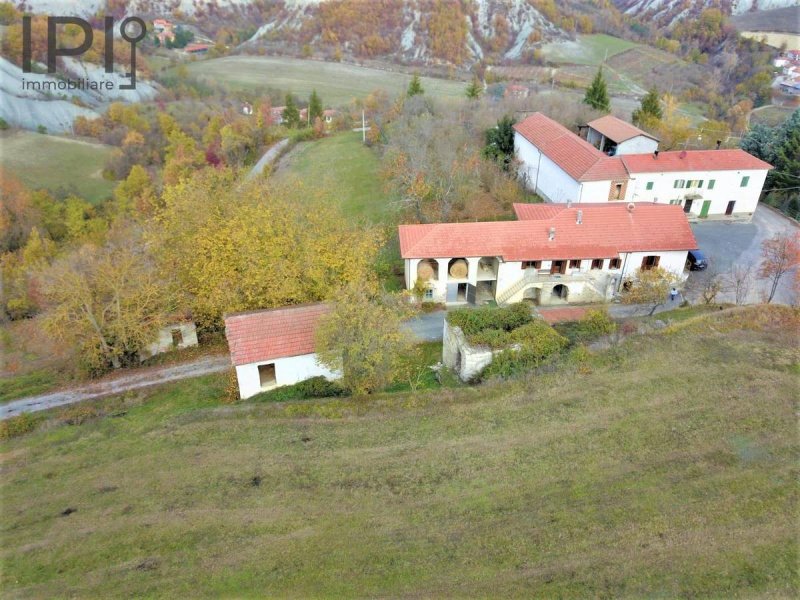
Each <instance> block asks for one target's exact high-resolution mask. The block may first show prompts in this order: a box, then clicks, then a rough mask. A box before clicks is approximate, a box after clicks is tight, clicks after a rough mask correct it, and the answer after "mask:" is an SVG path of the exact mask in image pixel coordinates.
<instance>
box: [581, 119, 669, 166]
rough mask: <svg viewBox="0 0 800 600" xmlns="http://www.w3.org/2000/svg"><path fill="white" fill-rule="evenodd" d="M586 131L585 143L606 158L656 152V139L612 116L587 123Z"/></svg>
mask: <svg viewBox="0 0 800 600" xmlns="http://www.w3.org/2000/svg"><path fill="white" fill-rule="evenodd" d="M586 129H587V132H586V141H587V142H589V143H590V144H591V145H592V146H594V147H595V148H597V149H598V150H600V151H601V152H602V153H603V154H607V155H608V156H619V155H620V154H641V153H647V154H649V153H650V152H655V151H656V150H658V139H656V138H654V137H653V136H652V135H650V134H649V133H647V132H645V131H642V130H641V129H639V128H638V127H634V126H633V125H631V124H630V123H626V122H625V121H623V120H622V119H618V118H617V117H615V116H613V115H606V116H604V117H600V118H599V119H595V120H594V121H589V123H588V124H587V125H586Z"/></svg>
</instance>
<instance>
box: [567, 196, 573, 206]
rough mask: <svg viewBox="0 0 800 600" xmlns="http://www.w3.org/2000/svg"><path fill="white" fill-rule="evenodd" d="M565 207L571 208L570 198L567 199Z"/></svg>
mask: <svg viewBox="0 0 800 600" xmlns="http://www.w3.org/2000/svg"><path fill="white" fill-rule="evenodd" d="M567 208H572V198H570V199H568V200H567Z"/></svg>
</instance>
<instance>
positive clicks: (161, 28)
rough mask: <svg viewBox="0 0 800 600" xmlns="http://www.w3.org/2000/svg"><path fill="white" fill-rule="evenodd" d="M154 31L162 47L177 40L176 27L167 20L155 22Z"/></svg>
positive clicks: (156, 20)
mask: <svg viewBox="0 0 800 600" xmlns="http://www.w3.org/2000/svg"><path fill="white" fill-rule="evenodd" d="M153 31H154V32H155V34H156V37H157V38H158V41H159V42H160V43H161V45H162V46H164V45H166V43H167V41H170V42H172V41H174V40H175V26H174V25H173V24H172V22H170V21H167V20H166V19H155V20H154V21H153Z"/></svg>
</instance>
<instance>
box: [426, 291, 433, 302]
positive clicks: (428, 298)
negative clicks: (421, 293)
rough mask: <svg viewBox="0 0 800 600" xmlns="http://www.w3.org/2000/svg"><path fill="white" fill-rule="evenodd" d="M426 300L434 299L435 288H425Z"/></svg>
mask: <svg viewBox="0 0 800 600" xmlns="http://www.w3.org/2000/svg"><path fill="white" fill-rule="evenodd" d="M425 300H433V290H432V289H431V288H428V289H427V290H425Z"/></svg>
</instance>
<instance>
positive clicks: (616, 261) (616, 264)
mask: <svg viewBox="0 0 800 600" xmlns="http://www.w3.org/2000/svg"><path fill="white" fill-rule="evenodd" d="M621 266H622V259H621V258H612V259H611V260H610V261H609V262H608V268H609V269H619V268H620V267H621Z"/></svg>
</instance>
